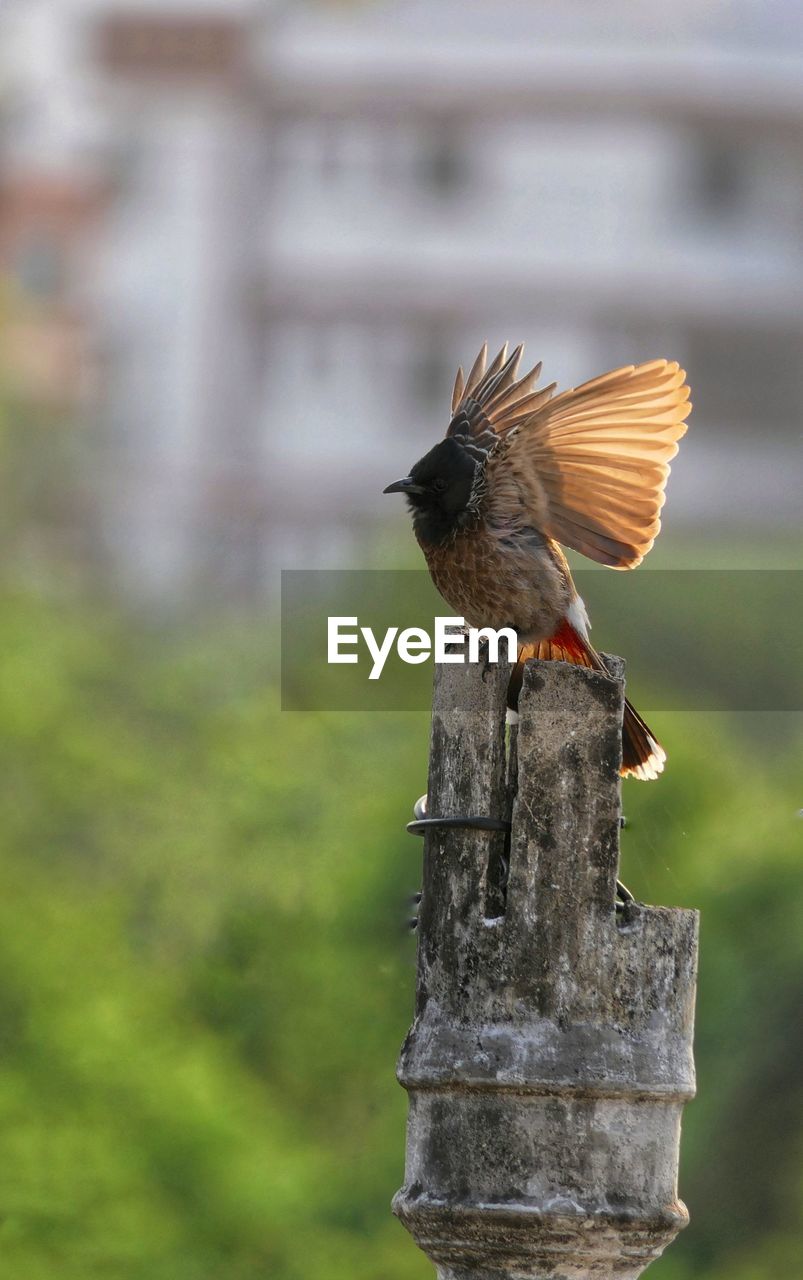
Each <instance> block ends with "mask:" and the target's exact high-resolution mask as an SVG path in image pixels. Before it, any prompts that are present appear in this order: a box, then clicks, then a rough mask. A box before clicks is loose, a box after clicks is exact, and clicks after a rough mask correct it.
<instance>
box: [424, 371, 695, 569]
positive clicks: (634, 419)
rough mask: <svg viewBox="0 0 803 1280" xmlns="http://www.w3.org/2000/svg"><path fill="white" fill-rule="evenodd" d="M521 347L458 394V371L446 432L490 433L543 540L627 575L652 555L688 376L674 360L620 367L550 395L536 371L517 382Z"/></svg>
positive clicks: (685, 408) (681, 426)
mask: <svg viewBox="0 0 803 1280" xmlns="http://www.w3.org/2000/svg"><path fill="white" fill-rule="evenodd" d="M520 357H521V348H520V347H517V348H516V351H514V352H513V355H512V356H511V357H510V358H508V356H507V349H506V347H503V349H502V351H501V352H500V353H499V355H498V356H497V357H496V360H494V362H493V364H492V365H491V367H490V368H489V369H488V370H487V371H486V369H485V363H486V360H487V352H486V349H485V348H483V351H482V352H480V355H479V357H478V358H477V361H476V362H475V365H474V368H473V369H472V371H471V373H470V374H469V377H468V379H467V381H466V383H465V387H464V386H463V379H462V373H458V381H457V382H456V384H455V394H454V397H453V417H452V422H451V423H450V426H449V433H448V434H466V435H471V436H474V437H475V438H476V437H478V436H480V435H481V434H482V433H484V432H488V431H489V429H490V430H491V431H493V432H494V433H495V434H496V435H497V437H501V438H502V439H503V440H504V441H505V443H506V445H507V447H506V449H505V463H506V464H507V465H509V466H510V467H511V468H513V470H514V471H515V472H516V474H517V476H518V478H519V480H520V482H521V483H522V484H523V486H524V488H525V490H526V489H527V488H529V489H530V491H531V493H532V497H533V503H532V505H533V508H534V510H538V511H539V512H541V511H543V513H544V514H543V520H544V526H545V527H544V529H543V532H544V533H547V534H549V536H550V537H552V538H555V540H556V541H558V542H561V543H563V544H564V546H568V547H573V548H574V550H575V551H580V552H582V554H583V555H586V556H589V557H590V558H591V559H592V560H596V561H598V562H599V563H600V564H605V565H609V566H610V567H611V568H614V569H631V568H633V567H634V566H635V565H637V564H640V562H641V561H642V560H643V558H644V556H645V555H646V554H647V552H648V551H649V550H650V548H651V547H652V545H653V542H654V541H655V538H656V537H657V534H658V531H659V529H660V527H661V522H660V518H659V513H660V510H661V507H662V506H663V504H664V489H665V486H666V480H667V476H668V475H669V463H670V461H671V459H672V458H674V456H675V454H676V453H677V451H678V441H679V440H680V439H681V437H682V436H683V435H684V434H685V431H686V421H685V420H686V418H687V417H688V415H689V412H690V410H691V404H690V403H689V388H688V386H687V385H686V374H685V373H684V371H683V370H682V369H681V368H680V367H679V365H678V364H677V363H676V362H674V361H668V360H652V361H650V362H649V363H647V364H642V365H636V366H634V365H626V366H625V367H624V368H621V369H614V370H612V372H610V373H606V374H603V375H602V377H600V378H594V379H592V381H591V382H586V383H583V385H582V386H580V387H574V388H572V389H571V390H568V391H563V392H561V393H560V395H557V396H553V394H552V393H553V391H554V383H553V384H552V386H550V387H547V388H545V389H544V390H542V391H536V390H534V383H535V381H536V380H537V378H538V374H539V373H540V365H538V366H536V368H535V369H534V370H532V371H531V373H529V374H527V375H526V377H524V378H522V379H521V380H520V381H518V382H517V381H516V372H517V369H518V362H519V359H520Z"/></svg>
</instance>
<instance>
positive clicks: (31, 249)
mask: <svg viewBox="0 0 803 1280" xmlns="http://www.w3.org/2000/svg"><path fill="white" fill-rule="evenodd" d="M12 269H13V274H14V276H15V278H16V280H17V282H18V284H19V285H20V287H21V288H22V289H23V290H24V291H25V293H27V294H28V295H29V296H30V297H32V298H38V299H52V298H54V297H56V295H57V294H59V293H60V291H61V288H62V285H63V283H64V263H63V260H62V253H61V245H60V244H59V243H58V242H57V241H56V240H54V239H52V238H51V237H50V236H48V235H47V234H44V233H43V234H37V235H33V236H31V237H29V238H28V239H27V240H25V241H24V242H23V243H22V244H20V245H19V246H18V248H17V250H16V253H15V254H14V258H13V268H12Z"/></svg>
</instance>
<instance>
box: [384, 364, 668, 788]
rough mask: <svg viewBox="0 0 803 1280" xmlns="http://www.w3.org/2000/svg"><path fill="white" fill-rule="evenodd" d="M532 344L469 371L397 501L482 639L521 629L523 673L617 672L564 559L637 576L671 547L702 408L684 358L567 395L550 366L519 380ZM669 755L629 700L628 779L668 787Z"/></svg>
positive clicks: (625, 370) (613, 374)
mask: <svg viewBox="0 0 803 1280" xmlns="http://www.w3.org/2000/svg"><path fill="white" fill-rule="evenodd" d="M522 353H523V345H522V344H520V345H519V346H517V347H516V348H515V349H514V350H513V351H512V353H511V354H508V344H507V343H505V345H504V346H503V347H502V349H501V350H500V351H499V353H498V355H497V356H496V358H495V359H493V360H492V361H491V363H490V364H488V344H487V343H485V344H484V345H483V347H482V349H481V351H480V353H479V355H478V356H477V359H476V360H475V361H474V364H473V365H472V367H471V370H470V372H469V374H468V377H464V374H463V370H462V368H460V369H458V371H457V377H456V379H455V383H454V390H453V392H452V401H451V418H450V421H449V425H448V428H447V431H446V435H445V437H444V438H443V439H442V440H440V441H439V442H438V443H437V444H436V445H435V446H434V448H432V449H430V451H429V452H428V453H426V454H425V455H424V456H423V457H422V458H420V459H419V461H418V462H416V464H415V466H413V467H412V469H411V470H410V473H409V475H407V476H405V477H404V478H403V479H401V480H396V481H394V482H393V483H392V484H389V485H388V486H387V488H386V489H385V490H384V492H385V493H402V494H404V496H405V498H406V500H407V503H408V506H409V509H410V512H411V515H412V523H413V531H414V533H415V536H416V539H417V541H418V543H419V545H420V547H421V550H422V551H423V553H424V558H425V560H426V563H427V567H428V569H429V572H430V575H431V577H432V579H433V582H434V584H435V586H436V588H437V589H438V591H439V592H440V594H441V595H442V596H443V598H444V599H445V600H446V602H447V603H448V604H449V606H450V607H451V608H452V609H453V610H454V611H455V613H456V614H458V615H459V616H460V617H462V618H464V619H465V622H466V623H467V624H468V626H470V627H475V628H480V627H492V628H494V629H495V630H500V629H501V628H502V627H510V628H512V629H513V630H514V631H515V632H516V638H517V661H516V664H515V666H514V670H513V673H512V676H511V681H510V686H509V690H508V706H509V707H510V708H511V709H512V710H513V711H514V713H515V708H516V707H517V704H518V693H519V690H520V688H521V682H522V676H523V669H524V663H525V662H526V661H527V660H528V659H530V658H540V659H547V660H553V661H563V662H569V663H573V664H575V665H580V666H584V667H589V668H591V669H593V670H595V671H601V672H606V671H607V668H606V667H605V664H604V662H603V660H602V658H601V657H600V655H599V653H598V652H597V651H596V649H595V648H594V646H593V645H592V643H591V639H590V636H589V626H590V624H589V619H588V613H587V611H586V608H585V605H584V603H583V601H582V599H581V598H580V595H579V594H578V592H577V588H576V587H575V584H574V581H573V579H572V574H571V570H570V568H569V564H568V562H567V559H566V555H565V553H564V551H563V547H569V548H571V549H572V550H574V551H578V552H580V553H581V554H582V555H584V556H587V557H588V558H589V559H591V560H594V561H596V562H597V563H598V564H601V565H606V566H608V567H609V568H611V569H620V570H623V569H634V568H635V567H636V566H637V565H639V564H640V563H641V561H642V560H643V559H644V557H645V556H646V555H647V553H648V552H649V551H650V549H651V548H652V546H653V543H654V542H655V539H656V537H657V536H658V533H659V530H660V527H661V521H660V512H661V508H662V507H663V504H664V500H665V489H666V481H667V477H668V475H669V469H670V467H669V464H670V462H671V460H672V459H673V458H674V457H675V455H676V454H677V451H678V442H679V440H680V439H681V438H682V436H683V435H684V434H685V432H686V427H687V423H686V419H687V417H688V415H689V412H690V410H691V403H690V400H689V395H690V392H689V387H688V385H687V383H686V373H685V371H684V370H683V369H682V368H681V367H680V365H679V364H678V363H677V361H672V360H650V361H648V362H646V363H643V364H638V365H624V366H623V367H621V368H618V369H613V370H611V371H610V372H609V373H605V374H602V375H601V376H600V377H598V378H593V379H591V381H589V382H584V383H583V384H582V385H581V386H577V387H571V388H569V389H568V390H565V391H561V392H557V384H556V383H554V382H553V383H550V384H549V385H548V386H544V387H542V388H540V389H539V387H538V381H539V378H540V375H541V364H540V363H539V364H537V365H535V367H534V368H532V369H531V370H530V371H529V373H526V374H524V376H522V377H519V366H520V363H521V358H522ZM665 762H666V752H665V751H664V748H663V747H662V746H661V744H660V742H659V741H658V739H657V737H656V736H655V734H654V733H653V732H652V730H651V729H650V728H649V727H648V726H647V724H646V723H645V722H644V720H643V719H642V718H641V716H640V715H639V714H638V712H637V711H636V710H635V708H634V707H633V706H632V704H631V703H630V702H629V701H627V700H626V701H625V709H624V718H623V725H622V763H621V768H620V773H621V774H622V776H623V777H635V778H639V779H642V780H649V779H654V778H657V777H658V775H659V774H660V773H661V772H662V771H663V768H664V764H665Z"/></svg>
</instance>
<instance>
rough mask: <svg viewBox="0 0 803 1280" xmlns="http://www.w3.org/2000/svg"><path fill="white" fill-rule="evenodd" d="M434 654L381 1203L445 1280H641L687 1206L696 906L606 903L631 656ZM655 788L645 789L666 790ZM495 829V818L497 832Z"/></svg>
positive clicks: (610, 897)
mask: <svg viewBox="0 0 803 1280" xmlns="http://www.w3.org/2000/svg"><path fill="white" fill-rule="evenodd" d="M607 661H608V666H609V671H610V672H611V674H610V675H609V676H605V675H601V674H599V673H597V672H593V671H589V670H586V669H584V668H582V667H574V666H569V665H567V664H565V663H562V662H531V663H528V664H527V667H526V671H525V679H524V684H523V688H522V693H521V696H520V701H519V712H520V721H519V724H518V726H517V728H511V729H510V730H506V728H505V696H506V692H507V684H508V678H509V669H508V668H507V667H506V665H505V664H503V663H500V664H498V665H496V666H494V667H491V668H490V669H489V671H488V672H487V674H486V678H485V679H484V680H483V678H482V677H483V673H482V670H481V669H480V667H479V666H477V665H473V666H472V665H466V666H458V665H445V666H439V667H437V668H436V678H435V692H434V701H433V713H432V735H431V746H430V768H429V785H428V793H427V795H428V804H427V815H428V818H429V820H430V822H431V821H432V820H433V819H438V818H453V819H454V818H458V819H460V818H463V819H465V818H469V819H470V818H478V817H484V818H492V819H497V823H496V824H492V827H493V829H490V830H487V829H478V828H477V827H474V826H468V827H464V826H448V827H444V826H439V825H437V824H435V825H433V826H430V827H429V829H428V830H427V833H426V838H425V847H424V874H423V888H422V900H421V907H420V913H419V922H418V934H419V937H418V978H417V989H416V1013H415V1021H414V1023H413V1026H412V1027H411V1029H410V1032H409V1034H408V1036H407V1039H406V1041H405V1044H404V1046H403V1048H402V1052H401V1057H400V1061H399V1073H398V1074H399V1079H400V1081H401V1083H402V1085H403V1086H404V1088H405V1089H406V1090H407V1091H408V1094H409V1118H408V1130H407V1159H406V1173H405V1184H404V1187H403V1188H402V1189H401V1191H399V1192H398V1193H397V1195H396V1197H395V1199H394V1211H395V1212H396V1214H397V1215H398V1217H399V1218H400V1219H401V1220H402V1222H403V1223H404V1224H405V1226H407V1227H408V1229H409V1230H410V1231H411V1233H412V1234H413V1236H414V1238H415V1239H416V1241H417V1242H418V1243H419V1245H420V1246H421V1248H422V1249H424V1250H425V1252H426V1253H427V1254H428V1255H429V1257H430V1258H431V1259H432V1260H433V1262H434V1263H435V1265H436V1267H437V1271H438V1275H439V1277H441V1280H469V1278H471V1280H507V1278H508V1277H509V1278H511V1280H512V1278H514V1277H515V1280H524V1278H532V1280H580V1278H581V1277H585V1276H593V1277H599V1278H602V1277H609V1278H610V1280H633V1278H634V1277H636V1276H638V1275H640V1274H641V1272H642V1271H643V1270H644V1268H645V1267H646V1266H647V1265H648V1264H649V1262H650V1261H652V1260H653V1259H654V1258H655V1257H657V1256H658V1255H659V1254H660V1253H661V1252H662V1251H663V1249H664V1248H665V1247H666V1245H667V1244H669V1243H670V1241H671V1240H672V1239H673V1238H674V1237H675V1235H676V1234H677V1232H678V1231H679V1230H680V1228H681V1227H683V1226H684V1225H685V1223H686V1221H687V1218H688V1215H687V1213H686V1209H685V1206H684V1205H683V1204H682V1203H681V1201H679V1200H678V1197H677V1163H678V1146H679V1139H680V1118H681V1110H682V1106H683V1103H684V1102H685V1101H686V1100H688V1099H689V1098H691V1097H692V1096H693V1094H694V1064H693V1058H692V1029H693V1015H694V994H695V980H696V954H697V913H696V912H694V911H685V910H683V911H681V910H669V909H667V908H663V907H646V906H643V905H641V904H639V903H625V904H624V905H620V906H619V908H617V905H616V878H617V872H618V861H619V829H620V809H621V806H620V780H619V772H618V771H619V764H620V760H621V726H622V711H623V701H624V687H623V673H624V664H623V663H622V662H621V660H619V659H615V658H611V659H608V660H607ZM658 785H659V784H658ZM505 823H507V824H508V825H509V830H508V831H507V832H506V831H505V830H503V829H501V828H502V827H503V826H504V824H505Z"/></svg>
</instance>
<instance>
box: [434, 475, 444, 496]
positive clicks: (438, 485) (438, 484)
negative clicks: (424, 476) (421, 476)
mask: <svg viewBox="0 0 803 1280" xmlns="http://www.w3.org/2000/svg"><path fill="white" fill-rule="evenodd" d="M432 488H433V489H434V490H435V492H436V493H443V491H444V489H445V488H446V481H445V480H444V479H442V477H441V476H438V478H437V480H433V481H432Z"/></svg>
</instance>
